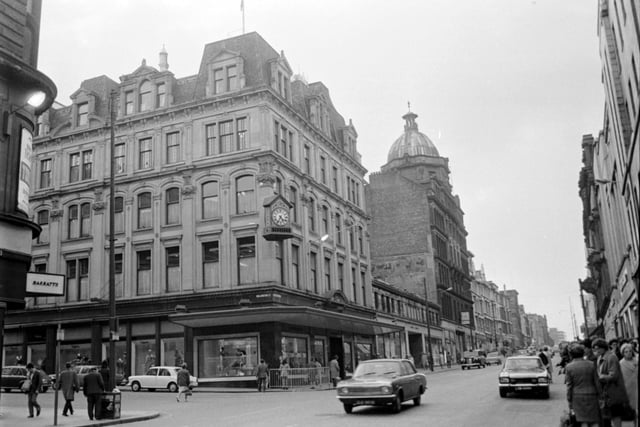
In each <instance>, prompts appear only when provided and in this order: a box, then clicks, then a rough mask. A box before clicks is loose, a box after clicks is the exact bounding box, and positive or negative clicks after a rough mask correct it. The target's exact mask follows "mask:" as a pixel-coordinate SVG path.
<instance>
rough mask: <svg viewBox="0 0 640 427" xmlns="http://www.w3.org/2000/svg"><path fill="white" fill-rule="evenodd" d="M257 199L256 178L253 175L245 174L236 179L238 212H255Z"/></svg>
mask: <svg viewBox="0 0 640 427" xmlns="http://www.w3.org/2000/svg"><path fill="white" fill-rule="evenodd" d="M255 210H256V200H255V190H254V179H253V176H251V175H243V176H241V177H239V178H237V179H236V213H239V214H242V213H247V212H255Z"/></svg>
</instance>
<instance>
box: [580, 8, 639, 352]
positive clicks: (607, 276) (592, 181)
mask: <svg viewBox="0 0 640 427" xmlns="http://www.w3.org/2000/svg"><path fill="white" fill-rule="evenodd" d="M639 13H640V11H639V10H638V2H637V1H635V0H618V1H612V0H600V1H599V2H598V36H599V38H600V57H601V60H602V82H603V84H604V89H605V91H604V93H605V105H604V120H603V127H602V130H601V131H600V133H599V135H598V136H597V137H595V138H594V137H593V136H591V135H585V136H584V137H583V139H582V148H583V155H582V159H583V168H582V170H581V172H580V181H579V188H580V197H581V199H582V203H583V230H584V240H585V246H586V252H587V266H588V270H589V274H588V276H587V277H586V278H585V279H584V280H581V288H582V289H583V290H584V291H586V292H589V293H591V294H593V295H595V297H596V302H597V304H596V306H597V308H596V312H597V322H598V325H597V327H596V328H595V329H594V330H593V331H589V332H590V333H591V334H592V335H598V336H602V337H605V338H607V339H609V338H612V337H625V338H630V337H637V336H638V327H639V325H638V283H639V281H640V268H639V265H640V261H639V260H640V248H639V245H640V233H639V231H638V229H639V227H640V224H639V223H638V220H639V213H638V212H639V209H640V204H639V199H640V189H639V187H640V185H639V183H638V181H639V179H640V153H639V152H638V141H639V140H640V135H639V134H640V112H639V110H640V89H639V86H640V80H639V78H640V77H639V76H640V23H639V21H638V14H639Z"/></svg>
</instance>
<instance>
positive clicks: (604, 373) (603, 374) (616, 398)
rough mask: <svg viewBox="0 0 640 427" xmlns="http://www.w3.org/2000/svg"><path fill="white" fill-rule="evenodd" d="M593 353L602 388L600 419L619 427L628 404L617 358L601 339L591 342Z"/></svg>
mask: <svg viewBox="0 0 640 427" xmlns="http://www.w3.org/2000/svg"><path fill="white" fill-rule="evenodd" d="M593 352H594V353H595V354H596V355H597V356H598V360H597V362H596V363H597V371H598V378H599V381H600V385H601V386H602V392H601V404H600V408H601V409H602V417H603V418H604V419H609V418H610V419H611V425H612V426H613V427H621V426H622V415H623V414H624V409H625V405H628V404H629V399H628V398H627V390H626V389H625V386H624V380H623V379H622V373H621V372H620V362H619V361H618V357H617V356H616V355H615V354H614V353H613V352H612V351H610V350H609V344H607V342H606V341H605V340H604V339H602V338H598V339H596V340H595V341H593Z"/></svg>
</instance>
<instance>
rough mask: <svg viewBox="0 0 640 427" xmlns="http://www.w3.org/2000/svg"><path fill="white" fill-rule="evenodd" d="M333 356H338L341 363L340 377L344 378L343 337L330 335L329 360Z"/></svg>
mask: <svg viewBox="0 0 640 427" xmlns="http://www.w3.org/2000/svg"><path fill="white" fill-rule="evenodd" d="M333 356H338V363H339V364H340V378H344V349H343V346H342V337H329V360H331V359H333Z"/></svg>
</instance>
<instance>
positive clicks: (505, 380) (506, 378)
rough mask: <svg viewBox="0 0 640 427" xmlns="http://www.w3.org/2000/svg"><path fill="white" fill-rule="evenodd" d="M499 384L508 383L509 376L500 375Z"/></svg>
mask: <svg viewBox="0 0 640 427" xmlns="http://www.w3.org/2000/svg"><path fill="white" fill-rule="evenodd" d="M500 384H509V377H500Z"/></svg>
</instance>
